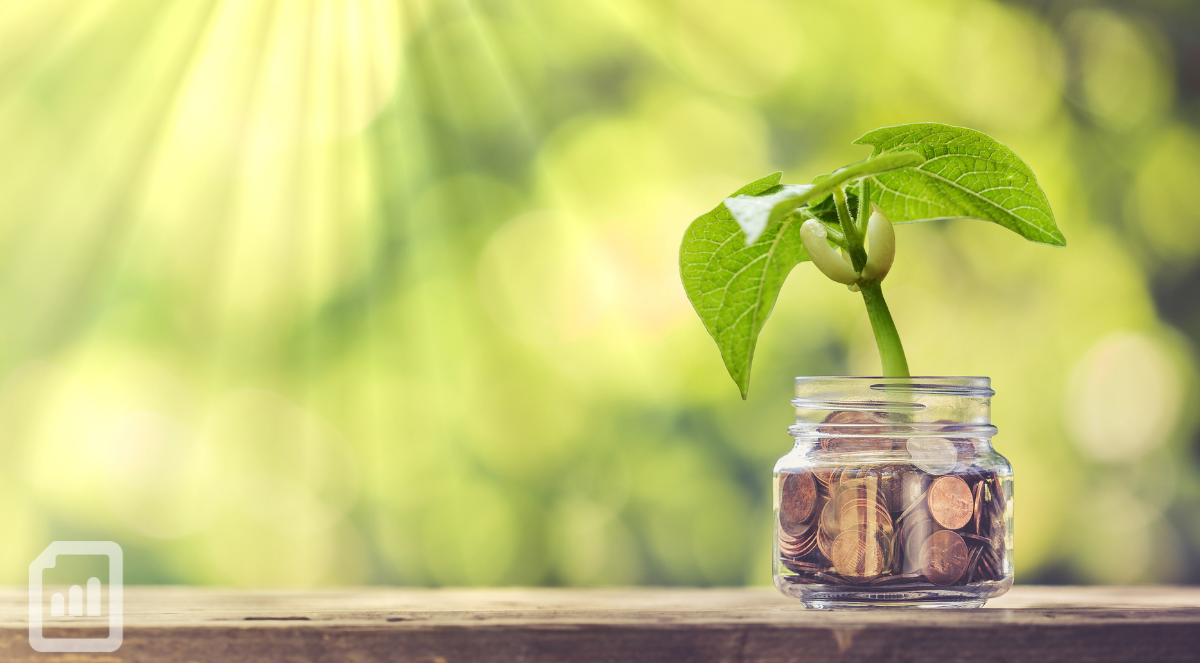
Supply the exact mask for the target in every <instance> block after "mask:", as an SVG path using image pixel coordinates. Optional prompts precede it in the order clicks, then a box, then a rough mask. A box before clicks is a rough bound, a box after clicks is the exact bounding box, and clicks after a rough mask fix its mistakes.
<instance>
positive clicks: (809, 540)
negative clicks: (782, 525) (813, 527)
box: [779, 532, 817, 558]
mask: <svg viewBox="0 0 1200 663" xmlns="http://www.w3.org/2000/svg"><path fill="white" fill-rule="evenodd" d="M816 547H817V533H816V532H809V533H808V535H807V536H803V537H799V538H794V537H790V536H788V535H787V534H786V533H784V532H780V533H779V554H780V555H781V556H784V557H791V558H800V557H804V556H805V555H807V554H808V553H810V552H812V550H813V548H816Z"/></svg>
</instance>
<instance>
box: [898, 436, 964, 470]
mask: <svg viewBox="0 0 1200 663" xmlns="http://www.w3.org/2000/svg"><path fill="white" fill-rule="evenodd" d="M908 455H909V456H911V457H912V463H913V465H916V466H917V467H919V468H920V469H922V470H924V471H925V472H928V473H930V474H945V473H947V472H949V471H950V470H953V469H954V466H955V464H956V463H957V462H958V449H957V448H956V447H955V446H954V443H953V442H951V441H950V440H947V439H945V438H941V437H914V438H909V440H908Z"/></svg>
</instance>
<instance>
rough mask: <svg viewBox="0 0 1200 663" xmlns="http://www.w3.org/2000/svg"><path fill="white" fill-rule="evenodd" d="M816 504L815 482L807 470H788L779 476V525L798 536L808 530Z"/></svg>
mask: <svg viewBox="0 0 1200 663" xmlns="http://www.w3.org/2000/svg"><path fill="white" fill-rule="evenodd" d="M816 505H817V482H816V481H814V480H813V476H812V474H810V473H808V472H788V473H787V474H782V475H780V478H779V527H780V528H781V529H782V530H783V531H785V532H787V533H788V534H791V535H792V536H800V535H801V534H804V532H805V531H807V530H808V525H807V523H808V521H809V520H810V519H811V518H812V515H813V511H814V510H815V508H816Z"/></svg>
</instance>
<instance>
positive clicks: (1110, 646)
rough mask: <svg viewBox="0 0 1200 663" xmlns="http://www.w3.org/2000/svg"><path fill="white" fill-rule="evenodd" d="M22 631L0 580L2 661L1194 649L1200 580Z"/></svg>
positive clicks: (368, 607) (399, 608) (634, 594)
mask: <svg viewBox="0 0 1200 663" xmlns="http://www.w3.org/2000/svg"><path fill="white" fill-rule="evenodd" d="M77 619H80V618H77ZM82 619H87V618H82ZM86 623H87V624H89V626H88V628H87V630H88V631H89V633H88V634H89V635H92V636H93V637H102V636H103V635H104V633H103V632H101V631H100V630H99V627H100V626H101V625H102V622H100V621H99V620H95V619H92V620H91V621H90V622H86ZM27 629H28V622H27V596H26V592H25V590H24V589H23V588H22V589H7V590H0V660H3V661H74V662H78V661H106V662H108V661H137V662H140V661H154V662H155V663H171V662H179V663H188V662H201V661H222V662H227V663H240V662H242V661H289V662H292V661H320V662H325V661H330V662H332V661H339V662H340V661H355V662H361V663H374V662H377V661H378V662H382V661H395V662H405V663H407V662H409V661H413V662H416V661H421V662H423V663H454V662H457V661H469V662H472V663H474V662H490V661H505V662H510V661H511V662H516V661H529V662H535V661H555V662H558V661H564V662H565V661H671V662H675V661H705V662H707V661H713V662H716V661H730V662H734V661H736V662H750V661H764V662H765V661H771V662H774V661H780V662H782V661H804V662H806V663H807V662H812V663H818V662H824V661H886V662H898V661H939V662H950V661H970V662H972V663H990V662H993V661H995V662H999V661H1013V662H1017V661H1021V662H1026V661H1033V662H1036V661H1071V662H1076V661H1198V660H1200V589H1196V588H1149V587H1147V588H1098V587H1073V588H1067V587H1021V586H1018V587H1016V588H1014V589H1013V590H1012V591H1011V592H1010V593H1009V594H1008V595H1006V596H1004V597H1002V598H1000V599H996V600H994V601H991V602H989V603H988V606H987V607H985V608H982V609H977V610H948V611H924V610H911V609H910V610H873V611H835V612H819V611H808V610H804V609H803V608H801V607H800V606H799V605H798V603H797V602H795V601H794V600H791V599H787V598H785V597H783V596H781V595H779V594H778V593H776V592H775V591H774V590H771V589H712V590H701V589H597V590H566V589H501V590H412V589H384V588H365V589H360V588H356V589H347V590H325V591H246V590H222V589H206V588H177V587H127V588H126V589H125V640H124V645H123V646H122V647H121V649H120V650H118V651H117V652H114V653H112V654H41V653H38V652H34V651H33V650H32V649H30V648H29V645H28V640H27Z"/></svg>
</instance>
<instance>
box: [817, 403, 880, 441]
mask: <svg viewBox="0 0 1200 663" xmlns="http://www.w3.org/2000/svg"><path fill="white" fill-rule="evenodd" d="M825 423H827V424H834V425H832V426H827V427H822V428H821V429H820V430H821V431H822V432H824V433H830V434H841V435H844V436H847V437H825V438H821V448H822V449H824V450H826V451H891V450H892V448H893V445H892V440H891V439H889V438H886V437H882V435H883V434H885V433H886V432H887V428H888V427H887V419H886V418H885V415H884V414H883V413H882V412H863V411H856V410H839V411H837V412H831V413H829V416H827V417H825ZM860 436H866V437H860Z"/></svg>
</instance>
